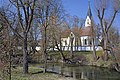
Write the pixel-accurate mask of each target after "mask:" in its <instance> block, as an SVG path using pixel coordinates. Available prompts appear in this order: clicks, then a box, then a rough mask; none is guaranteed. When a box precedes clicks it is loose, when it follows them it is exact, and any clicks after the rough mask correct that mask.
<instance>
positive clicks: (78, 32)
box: [61, 5, 102, 51]
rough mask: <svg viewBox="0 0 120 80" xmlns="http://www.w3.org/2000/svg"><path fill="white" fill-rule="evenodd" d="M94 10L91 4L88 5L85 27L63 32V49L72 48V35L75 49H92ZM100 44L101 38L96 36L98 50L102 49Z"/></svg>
mask: <svg viewBox="0 0 120 80" xmlns="http://www.w3.org/2000/svg"><path fill="white" fill-rule="evenodd" d="M92 20H93V17H92V12H91V8H90V5H89V6H88V12H87V16H86V20H85V23H84V25H85V26H84V27H82V28H80V29H79V28H78V27H76V28H74V29H68V30H65V31H64V32H63V36H62V38H61V42H62V47H63V50H70V49H71V48H70V46H71V41H70V40H71V37H72V39H73V42H72V45H73V50H78V51H81V50H84V51H92V50H93V48H92V42H91V33H92V32H91V26H92ZM98 45H99V40H98V39H97V36H96V40H95V46H96V50H97V51H98V50H102V48H101V47H100V46H98Z"/></svg>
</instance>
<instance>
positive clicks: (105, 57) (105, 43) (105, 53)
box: [103, 34, 108, 61]
mask: <svg viewBox="0 0 120 80" xmlns="http://www.w3.org/2000/svg"><path fill="white" fill-rule="evenodd" d="M107 43H108V38H107V34H105V35H104V51H103V52H104V60H105V61H107V60H108V52H107Z"/></svg>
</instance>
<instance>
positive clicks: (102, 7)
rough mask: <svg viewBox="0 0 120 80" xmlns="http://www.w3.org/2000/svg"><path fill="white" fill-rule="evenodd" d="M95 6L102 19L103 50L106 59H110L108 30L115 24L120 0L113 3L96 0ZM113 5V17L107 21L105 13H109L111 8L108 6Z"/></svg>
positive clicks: (108, 0)
mask: <svg viewBox="0 0 120 80" xmlns="http://www.w3.org/2000/svg"><path fill="white" fill-rule="evenodd" d="M94 1H95V6H96V10H97V15H98V18H99V21H100V26H101V29H102V37H103V40H102V41H103V52H104V59H105V60H108V52H107V48H108V47H107V46H108V32H109V30H110V28H111V26H112V24H113V21H114V19H115V17H116V15H117V13H118V12H119V10H120V6H119V5H120V1H119V0H112V3H110V0H94ZM110 5H112V8H113V11H112V13H113V14H112V17H111V19H110V20H109V21H107V19H108V18H107V17H108V16H106V15H105V14H108V15H109V12H107V11H109V8H108V6H110Z"/></svg>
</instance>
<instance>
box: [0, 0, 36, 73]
mask: <svg viewBox="0 0 120 80" xmlns="http://www.w3.org/2000/svg"><path fill="white" fill-rule="evenodd" d="M9 1H10V3H11V4H12V5H14V6H15V9H16V10H17V11H16V12H14V11H12V10H11V11H10V9H9V14H12V15H11V16H13V17H14V19H13V21H12V20H10V18H8V17H7V16H4V15H3V14H2V13H0V16H1V17H2V19H3V20H4V21H5V23H6V24H7V26H9V27H10V28H11V30H12V31H13V33H15V34H16V35H17V37H19V38H20V39H21V40H22V41H23V73H24V74H26V73H28V48H27V47H28V45H27V41H28V39H27V38H28V32H29V30H30V28H31V23H32V20H33V15H34V9H35V1H36V0H25V1H23V0H9ZM6 14H7V12H6ZM16 14H17V15H16ZM17 19H18V20H17ZM15 21H18V23H19V27H20V28H21V29H22V32H21V33H18V32H17V31H16V30H15V28H14V26H13V24H15ZM11 22H13V23H12V25H11Z"/></svg>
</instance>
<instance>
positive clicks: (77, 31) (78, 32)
mask: <svg viewBox="0 0 120 80" xmlns="http://www.w3.org/2000/svg"><path fill="white" fill-rule="evenodd" d="M71 32H73V34H74V35H75V36H78V37H79V36H91V28H90V27H83V28H78V27H74V28H72V29H67V30H65V31H63V32H62V35H61V37H62V38H67V37H68V36H69V35H70V33H71Z"/></svg>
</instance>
